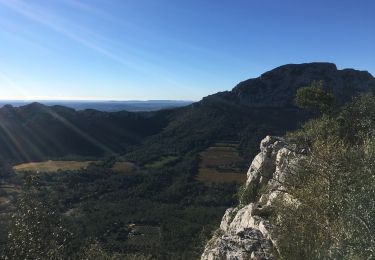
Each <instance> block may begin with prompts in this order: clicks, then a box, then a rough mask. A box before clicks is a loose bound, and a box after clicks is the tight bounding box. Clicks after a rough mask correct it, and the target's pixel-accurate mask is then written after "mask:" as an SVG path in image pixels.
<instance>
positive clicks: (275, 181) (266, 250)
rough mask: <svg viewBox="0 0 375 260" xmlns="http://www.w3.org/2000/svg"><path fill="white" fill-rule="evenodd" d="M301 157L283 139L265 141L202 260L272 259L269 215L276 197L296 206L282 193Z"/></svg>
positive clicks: (273, 235)
mask: <svg viewBox="0 0 375 260" xmlns="http://www.w3.org/2000/svg"><path fill="white" fill-rule="evenodd" d="M303 158H304V155H303V151H298V152H297V151H296V150H295V148H294V147H293V146H291V145H289V144H288V143H286V142H285V141H284V139H283V138H280V137H274V136H267V137H266V138H264V139H263V140H262V141H261V144H260V153H259V154H258V155H257V156H256V157H255V158H254V160H253V161H252V163H251V166H250V168H249V170H248V172H247V182H246V185H245V188H244V190H243V193H242V195H241V198H240V203H239V205H238V206H237V207H236V208H229V209H227V210H226V212H225V214H224V216H223V218H222V221H221V224H220V228H219V229H218V230H217V231H216V232H215V234H214V236H213V237H212V238H211V240H210V241H209V242H208V243H207V245H206V247H205V250H204V252H203V254H202V256H201V260H224V259H228V260H229V259H230V260H243V259H264V260H267V259H275V257H276V256H277V231H276V230H275V227H274V226H273V225H272V224H271V223H270V220H269V216H270V212H271V211H272V207H273V202H274V201H275V199H276V198H279V199H283V200H285V201H287V202H288V203H294V204H298V202H297V201H295V200H294V199H293V198H291V197H290V196H289V195H287V194H286V193H284V192H283V187H282V183H283V180H284V179H285V176H286V175H287V174H288V173H290V172H291V171H292V170H293V169H294V168H295V167H298V161H299V160H301V159H303ZM261 191H263V192H261Z"/></svg>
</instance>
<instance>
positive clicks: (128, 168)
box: [112, 162, 135, 173]
mask: <svg viewBox="0 0 375 260" xmlns="http://www.w3.org/2000/svg"><path fill="white" fill-rule="evenodd" d="M134 169H135V165H134V163H131V162H115V164H114V165H113V166H112V170H113V171H114V172H120V173H131V172H133V171H134Z"/></svg>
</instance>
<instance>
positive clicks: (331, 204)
mask: <svg viewBox="0 0 375 260" xmlns="http://www.w3.org/2000/svg"><path fill="white" fill-rule="evenodd" d="M374 134H375V97H374V96H373V95H372V94H367V95H364V96H363V97H361V98H358V99H356V100H354V101H353V102H352V103H351V104H349V105H347V106H346V107H345V108H343V109H342V110H341V111H340V112H339V113H337V114H334V115H332V114H331V115H324V116H322V117H321V118H318V119H314V120H311V121H309V122H307V123H306V124H305V125H304V126H303V127H302V129H301V130H298V131H296V132H293V133H290V134H289V135H288V139H289V140H290V142H293V143H296V144H297V145H298V146H299V147H301V148H302V147H303V148H304V149H307V151H308V153H307V156H308V160H303V161H301V164H302V165H300V166H301V167H298V168H297V169H296V170H295V171H293V172H292V174H289V175H288V176H289V177H288V178H287V180H286V182H285V183H284V186H285V188H286V191H287V192H288V193H289V194H290V195H292V196H293V197H294V198H295V199H297V200H298V201H299V203H300V204H299V205H298V206H296V205H295V204H290V203H289V204H288V203H283V202H281V201H280V203H279V205H278V207H277V209H278V210H277V214H276V215H277V216H278V218H277V219H276V220H275V223H277V225H278V228H279V233H280V235H281V237H280V241H281V243H280V244H279V247H280V253H281V257H282V258H283V259H373V258H374V257H375V253H374V252H375V251H374V250H375V239H374V234H375V225H374V219H375V167H374V166H375V165H374V162H375V135H374Z"/></svg>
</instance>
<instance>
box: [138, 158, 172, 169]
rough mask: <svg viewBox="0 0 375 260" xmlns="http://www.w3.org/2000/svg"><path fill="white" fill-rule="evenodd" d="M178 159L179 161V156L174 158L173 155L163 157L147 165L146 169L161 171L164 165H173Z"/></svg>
mask: <svg viewBox="0 0 375 260" xmlns="http://www.w3.org/2000/svg"><path fill="white" fill-rule="evenodd" d="M177 159H178V157H177V156H173V155H169V156H162V157H160V158H159V159H157V160H155V161H153V162H150V163H148V164H146V165H145V167H146V168H150V169H160V168H162V167H163V166H164V165H166V164H169V163H172V162H174V161H176V160H177Z"/></svg>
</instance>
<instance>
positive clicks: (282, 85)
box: [208, 62, 375, 107]
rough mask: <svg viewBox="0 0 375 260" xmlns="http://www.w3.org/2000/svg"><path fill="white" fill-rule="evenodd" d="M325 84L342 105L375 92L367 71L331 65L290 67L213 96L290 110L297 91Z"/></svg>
mask: <svg viewBox="0 0 375 260" xmlns="http://www.w3.org/2000/svg"><path fill="white" fill-rule="evenodd" d="M312 81H323V82H324V86H325V88H326V90H328V91H329V92H331V93H333V94H334V96H335V97H336V100H337V101H338V103H339V104H343V103H345V102H347V101H350V100H351V98H352V97H353V96H356V95H357V94H358V93H360V92H364V91H367V90H369V89H371V88H375V79H374V77H373V76H372V75H371V74H370V73H369V72H367V71H360V70H354V69H342V70H339V69H337V67H336V65H335V64H333V63H328V62H311V63H303V64H286V65H283V66H280V67H277V68H275V69H273V70H270V71H268V72H265V73H263V74H262V75H261V76H259V77H257V78H252V79H248V80H245V81H242V82H240V83H239V84H237V86H235V87H234V88H233V89H232V90H231V91H225V92H220V93H218V94H215V95H211V96H209V97H208V98H209V99H217V98H218V97H220V98H222V99H225V100H227V101H229V100H230V101H233V102H235V103H236V104H241V105H246V106H250V107H290V106H293V98H294V95H295V93H296V90H297V89H298V88H300V87H303V86H307V85H310V84H311V82H312Z"/></svg>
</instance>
